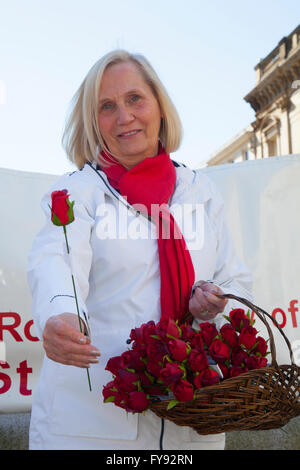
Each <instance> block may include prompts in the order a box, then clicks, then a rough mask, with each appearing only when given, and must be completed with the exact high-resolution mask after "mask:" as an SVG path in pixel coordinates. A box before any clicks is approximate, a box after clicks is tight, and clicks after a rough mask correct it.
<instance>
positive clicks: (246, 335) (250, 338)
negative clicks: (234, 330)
mask: <svg viewBox="0 0 300 470" xmlns="http://www.w3.org/2000/svg"><path fill="white" fill-rule="evenodd" d="M256 334H257V330H256V329H255V328H253V327H252V326H246V327H245V328H243V329H242V331H241V332H240V336H239V345H240V346H242V345H243V346H245V348H246V349H251V348H253V346H254V345H255V343H256Z"/></svg>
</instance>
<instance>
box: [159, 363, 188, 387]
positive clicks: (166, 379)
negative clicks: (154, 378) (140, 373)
mask: <svg viewBox="0 0 300 470" xmlns="http://www.w3.org/2000/svg"><path fill="white" fill-rule="evenodd" d="M183 374H184V371H183V370H182V369H180V367H179V365H178V364H175V363H172V362H168V363H167V364H166V367H164V368H163V369H161V371H160V377H159V378H160V380H161V381H162V382H163V383H164V385H170V384H174V383H175V382H178V380H180V379H181V377H182V376H183Z"/></svg>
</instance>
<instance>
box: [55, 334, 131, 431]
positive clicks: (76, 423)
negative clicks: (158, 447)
mask: <svg viewBox="0 0 300 470" xmlns="http://www.w3.org/2000/svg"><path fill="white" fill-rule="evenodd" d="M119 333H120V332H119ZM92 343H93V345H94V346H96V347H98V348H99V349H100V351H101V356H100V358H99V363H98V364H92V365H91V367H90V368H89V374H90V380H91V387H92V391H90V390H89V385H88V377H87V372H86V370H85V369H82V368H79V367H73V366H62V367H61V368H60V371H59V377H58V378H57V385H56V390H55V396H54V400H53V407H52V416H51V424H50V428H51V431H52V432H53V433H54V434H56V435H65V436H85V437H94V438H99V439H114V440H117V439H121V440H135V439H136V438H137V420H138V417H137V415H133V414H131V413H126V411H125V410H123V409H121V408H118V407H117V406H115V405H114V404H113V403H103V396H102V388H103V385H105V384H106V383H107V382H109V381H110V380H112V375H111V373H110V372H108V371H106V370H105V366H106V363H107V361H108V359H109V358H110V357H112V356H116V355H119V354H120V353H121V351H119V350H117V349H116V348H118V347H120V346H116V345H120V344H122V342H120V335H117V334H116V333H114V334H112V333H110V334H99V335H93V338H92ZM124 343H125V342H124ZM122 352H123V351H122Z"/></svg>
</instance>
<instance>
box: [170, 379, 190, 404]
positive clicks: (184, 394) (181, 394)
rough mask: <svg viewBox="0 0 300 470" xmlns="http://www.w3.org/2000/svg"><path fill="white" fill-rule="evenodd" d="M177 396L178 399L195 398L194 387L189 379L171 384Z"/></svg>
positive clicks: (187, 399)
mask: <svg viewBox="0 0 300 470" xmlns="http://www.w3.org/2000/svg"><path fill="white" fill-rule="evenodd" d="M171 390H172V392H173V393H174V396H175V398H176V399H177V400H178V401H190V400H193V398H194V388H193V386H192V384H190V382H188V381H187V380H184V379H182V380H180V381H179V382H176V383H175V384H174V385H172V386H171Z"/></svg>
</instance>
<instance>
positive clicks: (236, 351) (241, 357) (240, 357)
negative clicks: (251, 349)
mask: <svg viewBox="0 0 300 470" xmlns="http://www.w3.org/2000/svg"><path fill="white" fill-rule="evenodd" d="M247 357H248V354H247V353H246V351H244V350H243V349H242V348H240V347H239V346H236V347H235V348H233V350H232V351H231V363H232V365H233V366H241V365H244V364H245V361H246V359H247Z"/></svg>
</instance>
